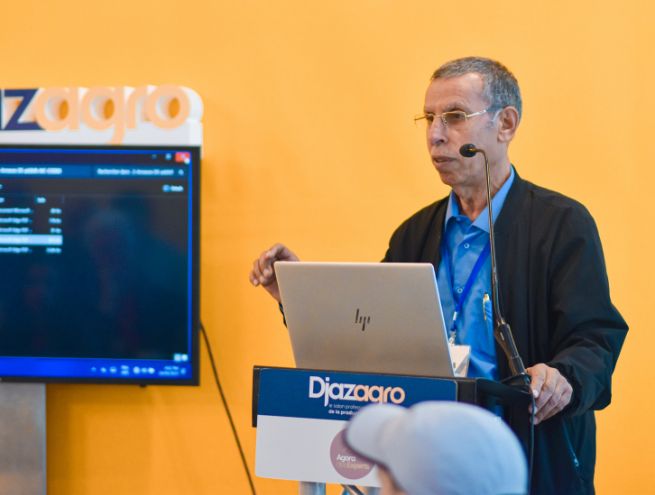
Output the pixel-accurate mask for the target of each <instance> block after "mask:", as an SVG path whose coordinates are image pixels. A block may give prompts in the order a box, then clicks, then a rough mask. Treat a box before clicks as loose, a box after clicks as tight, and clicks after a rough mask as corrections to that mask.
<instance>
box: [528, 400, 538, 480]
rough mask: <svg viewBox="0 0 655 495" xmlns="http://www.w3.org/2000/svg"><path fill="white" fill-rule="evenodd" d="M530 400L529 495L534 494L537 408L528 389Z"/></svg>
mask: <svg viewBox="0 0 655 495" xmlns="http://www.w3.org/2000/svg"><path fill="white" fill-rule="evenodd" d="M528 391H529V393H530V398H531V399H532V410H531V411H530V449H529V453H528V455H529V464H528V493H531V492H532V468H533V466H534V414H535V409H536V408H537V403H536V401H535V398H534V395H533V393H532V390H530V389H528Z"/></svg>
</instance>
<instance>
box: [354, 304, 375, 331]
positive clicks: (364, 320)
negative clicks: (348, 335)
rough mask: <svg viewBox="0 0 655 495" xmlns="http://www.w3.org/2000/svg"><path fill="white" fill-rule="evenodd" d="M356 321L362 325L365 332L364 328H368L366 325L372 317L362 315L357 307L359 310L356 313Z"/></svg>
mask: <svg viewBox="0 0 655 495" xmlns="http://www.w3.org/2000/svg"><path fill="white" fill-rule="evenodd" d="M355 323H356V324H361V325H362V332H363V331H364V330H366V325H368V324H369V323H371V317H370V316H364V315H360V314H359V308H357V312H356V313H355Z"/></svg>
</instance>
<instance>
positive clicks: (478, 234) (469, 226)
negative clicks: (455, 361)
mask: <svg viewBox="0 0 655 495" xmlns="http://www.w3.org/2000/svg"><path fill="white" fill-rule="evenodd" d="M514 175H515V174H514V167H512V168H511V172H510V176H509V178H508V179H507V180H506V181H505V183H504V184H503V185H502V187H501V188H500V190H499V191H498V192H497V193H496V195H495V196H494V197H493V199H492V200H491V204H492V205H493V210H494V218H493V220H494V223H495V222H496V218H498V215H499V214H500V211H501V210H502V208H503V204H504V203H505V198H507V193H508V192H509V190H510V188H511V187H512V183H513V182H514ZM488 215H489V213H488V212H487V208H485V209H484V210H483V211H482V213H480V214H479V215H478V217H477V218H476V219H475V221H473V222H472V221H471V220H469V218H468V217H467V216H466V215H464V214H462V213H460V210H459V205H458V204H457V199H456V198H455V194H454V193H453V192H452V191H451V193H450V199H449V201H448V209H447V210H446V218H445V220H444V225H445V228H444V235H443V237H442V239H441V241H442V242H446V243H447V246H448V252H449V253H450V258H451V259H449V260H447V259H442V260H441V263H440V264H439V270H438V271H437V285H438V286H439V296H440V297H441V308H442V310H443V315H444V320H445V323H446V328H447V329H448V330H449V329H450V327H451V324H452V320H453V313H454V311H455V304H456V303H455V300H454V297H453V291H456V292H457V293H458V294H459V293H461V292H462V290H463V289H464V286H465V284H466V281H467V280H468V278H469V275H470V274H471V271H472V270H473V266H474V265H475V262H476V261H477V260H478V257H479V256H480V253H481V252H482V250H483V249H484V247H485V245H486V244H487V241H488V240H489V220H488ZM444 263H450V273H451V274H452V278H453V285H454V286H453V287H451V282H450V280H449V276H448V270H447V268H446V266H445V265H444ZM485 294H486V296H487V297H485ZM493 327H494V323H493V316H492V303H491V261H490V259H489V258H487V260H486V262H485V263H484V265H483V266H482V269H481V270H480V272H479V274H478V276H477V277H476V279H475V280H474V281H473V285H472V286H471V290H470V293H469V295H468V297H467V298H466V300H465V301H464V305H463V308H462V311H461V313H460V314H459V315H457V332H456V334H455V342H456V343H457V344H464V345H470V346H471V361H470V363H469V369H468V376H469V377H476V378H477V377H481V378H490V379H493V380H497V379H498V363H497V361H496V346H495V343H494V335H493Z"/></svg>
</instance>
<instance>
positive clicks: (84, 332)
mask: <svg viewBox="0 0 655 495" xmlns="http://www.w3.org/2000/svg"><path fill="white" fill-rule="evenodd" d="M199 166H200V152H199V149H198V148H197V147H184V146H181V147H128V146H106V147H83V146H8V145H4V146H0V379H1V380H4V381H72V382H84V381H90V382H112V383H116V382H126V383H138V384H156V383H162V384H163V383H167V384H171V383H176V384H188V385H193V384H197V383H198V353H197V350H198V339H197V329H198V318H199V317H198V312H199V303H198V297H199V294H198V292H199V288H198V285H199V281H198V278H199V275H198V271H199V248H198V241H199V232H198V230H199Z"/></svg>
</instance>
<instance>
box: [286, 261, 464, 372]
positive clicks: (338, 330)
mask: <svg viewBox="0 0 655 495" xmlns="http://www.w3.org/2000/svg"><path fill="white" fill-rule="evenodd" d="M275 273H276V276H277V280H278V284H279V287H280V295H281V297H282V304H283V305H284V314H285V317H286V321H287V326H288V328H289V334H290V337H291V345H292V347H293V354H294V357H295V360H296V366H298V367H299V368H310V369H324V370H340V371H362V372H379V373H399V374H409V375H425V376H447V377H452V376H454V374H453V366H452V363H451V359H450V355H449V350H448V341H447V337H446V330H445V326H444V319H443V314H442V312H441V304H440V302H439V290H438V288H437V283H436V278H435V275H434V268H433V266H432V265H431V264H429V263H318V262H282V261H278V262H277V263H275Z"/></svg>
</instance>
